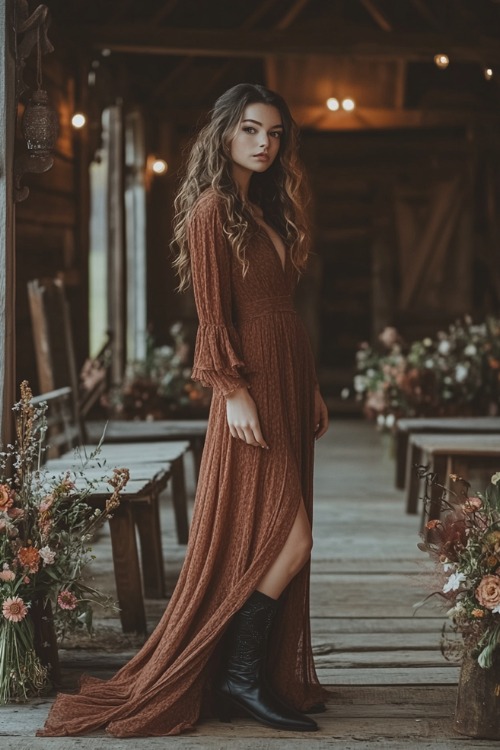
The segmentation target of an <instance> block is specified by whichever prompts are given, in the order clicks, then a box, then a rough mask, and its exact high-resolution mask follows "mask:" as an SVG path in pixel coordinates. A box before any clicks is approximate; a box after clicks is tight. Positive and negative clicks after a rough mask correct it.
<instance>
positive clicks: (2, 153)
mask: <svg viewBox="0 0 500 750" xmlns="http://www.w3.org/2000/svg"><path fill="white" fill-rule="evenodd" d="M13 16H14V2H13V0H7V2H3V3H1V5H0V49H1V53H0V54H1V61H0V102H1V107H0V112H1V113H2V114H1V116H0V120H1V122H0V410H1V411H0V424H1V442H2V443H3V444H4V445H5V444H7V443H10V442H12V437H13V419H12V405H13V403H14V401H15V397H16V388H15V380H16V373H15V356H16V351H15V295H14V290H15V229H14V203H13V161H14V138H15V125H16V95H15V81H16V66H15V56H14V44H15V39H14V27H15V24H14V17H13Z"/></svg>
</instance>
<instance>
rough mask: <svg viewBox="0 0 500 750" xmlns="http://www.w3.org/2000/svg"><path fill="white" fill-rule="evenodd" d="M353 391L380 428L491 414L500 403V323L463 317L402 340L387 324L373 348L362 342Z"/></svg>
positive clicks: (495, 411)
mask: <svg viewBox="0 0 500 750" xmlns="http://www.w3.org/2000/svg"><path fill="white" fill-rule="evenodd" d="M356 360H357V361H356V368H357V374H356V376H355V378H354V390H355V392H356V397H357V399H358V400H359V401H362V402H363V408H364V412H365V414H366V415H367V417H368V418H370V419H376V421H377V425H378V426H379V427H380V428H392V427H393V425H394V424H395V422H396V420H397V419H398V418H400V417H430V416H453V415H455V414H461V415H464V414H495V413H497V412H498V409H499V405H500V321H499V320H497V319H495V318H489V319H488V320H486V321H485V322H484V323H481V324H474V323H473V321H472V319H471V318H470V317H468V316H466V317H465V318H464V319H463V320H458V321H456V322H455V323H454V324H452V325H450V326H449V328H448V330H447V331H439V332H438V333H437V334H436V336H435V337H434V338H431V337H426V338H424V339H422V340H421V341H415V342H413V343H412V344H411V345H408V344H406V343H405V342H404V341H403V339H402V338H401V336H400V335H399V334H398V332H397V330H396V329H395V328H390V327H388V328H386V329H385V330H384V331H382V333H381V334H380V336H379V340H378V342H377V344H376V345H375V346H370V345H369V344H368V343H367V342H364V343H363V344H361V346H360V348H359V350H358V352H357V355H356Z"/></svg>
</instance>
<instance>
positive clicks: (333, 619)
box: [0, 421, 497, 750]
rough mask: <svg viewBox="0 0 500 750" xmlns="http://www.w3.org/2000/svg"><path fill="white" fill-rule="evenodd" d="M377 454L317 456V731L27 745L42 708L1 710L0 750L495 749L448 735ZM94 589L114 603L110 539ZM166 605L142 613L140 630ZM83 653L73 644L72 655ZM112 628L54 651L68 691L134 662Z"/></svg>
mask: <svg viewBox="0 0 500 750" xmlns="http://www.w3.org/2000/svg"><path fill="white" fill-rule="evenodd" d="M392 479H393V464H392V460H391V459H390V456H389V447H388V444H387V442H386V441H385V440H384V439H383V438H381V436H380V435H379V434H377V433H376V432H375V430H374V429H373V427H372V426H370V425H366V424H365V423H363V422H344V421H341V422H338V423H334V424H333V425H332V428H331V430H330V432H329V434H328V436H327V437H325V438H324V439H323V440H321V441H319V443H318V444H317V460H316V505H315V508H316V509H315V529H314V536H315V546H314V551H313V558H314V564H313V573H312V589H311V592H312V605H311V606H312V610H311V614H312V626H313V637H314V648H315V653H316V655H317V666H318V671H319V675H320V678H321V680H322V681H323V682H324V683H325V684H328V685H331V686H332V687H331V690H332V693H333V696H332V701H331V703H330V707H329V710H328V712H327V713H326V714H323V715H320V716H319V717H318V723H319V724H320V726H321V731H320V732H318V733H315V734H310V735H306V736H301V735H297V734H292V733H284V732H273V731H272V730H269V729H266V728H265V727H261V726H259V725H258V724H256V723H255V722H253V721H251V720H246V719H238V720H235V721H234V722H233V723H232V724H230V725H223V724H220V723H219V722H217V721H213V722H207V723H204V724H203V725H200V726H199V728H198V730H197V731H196V732H195V733H193V734H191V735H189V736H182V737H180V738H157V739H145V740H133V741H130V740H129V741H127V740H118V739H113V738H109V737H107V736H105V735H103V734H102V733H101V734H98V735H97V734H96V735H93V736H92V737H85V738H74V739H70V738H60V739H59V738H56V739H34V738H33V735H34V733H35V730H36V728H37V727H38V726H40V725H41V724H42V723H43V720H44V718H45V716H46V714H47V710H48V707H49V704H50V700H51V699H40V700H36V701H33V702H32V703H30V704H29V705H28V706H12V707H6V708H2V709H0V748H2V749H3V748H6V749H7V748H8V750H28V749H29V750H33V748H34V749H35V750H37V749H38V748H39V750H76V749H77V748H78V749H80V748H81V749H82V750H103V748H104V749H105V750H106V749H108V748H109V750H124V748H127V750H130V748H131V747H132V744H133V747H134V749H135V748H138V750H142V749H143V750H156V749H157V748H170V747H171V748H179V749H180V750H185V749H186V748H190V749H192V750H195V749H196V750H200V749H204V748H207V750H212V749H213V750H215V748H217V749H221V748H226V747H230V748H231V749H233V748H234V749H235V750H247V749H248V750H295V748H297V750H298V749H299V748H300V750H309V748H313V749H314V750H323V749H324V748H337V749H338V750H354V749H355V748H356V750H360V749H361V748H381V750H413V749H414V748H415V749H417V748H418V749H420V748H430V749H432V750H449V749H450V748H455V747H456V748H467V749H469V748H479V747H481V748H482V749H485V750H486V749H487V748H493V747H497V743H489V742H480V741H474V740H468V739H466V738H461V737H460V736H458V735H455V734H454V733H453V728H452V726H453V722H452V716H453V708H454V705H453V704H454V697H455V684H456V680H457V675H458V668H457V667H456V666H455V665H450V664H449V663H447V662H446V661H445V660H444V659H443V657H442V656H441V653H440V651H439V634H440V628H441V624H442V621H443V616H442V612H441V611H440V610H436V609H432V608H426V609H421V610H419V611H418V612H417V613H416V615H414V609H413V605H414V603H415V602H416V601H418V600H419V599H421V598H422V596H423V595H425V593H427V592H426V570H427V561H426V557H425V556H424V555H423V554H422V553H420V552H419V551H418V550H417V547H416V544H417V542H418V535H417V529H418V519H417V518H416V517H409V516H407V515H405V513H404V508H403V498H402V495H401V493H400V492H397V491H396V490H394V488H393V481H392ZM163 527H164V529H165V530H166V532H165V539H164V543H165V550H166V562H167V566H168V573H169V577H168V578H169V585H170V586H172V585H173V584H174V581H175V574H176V571H178V569H179V566H180V564H181V562H182V555H183V548H182V547H179V546H178V545H177V544H176V543H175V537H174V533H173V513H172V510H171V506H170V502H169V500H168V498H166V499H165V503H164V508H163ZM95 552H96V554H97V555H98V559H99V565H98V566H96V571H95V575H96V583H97V584H98V585H99V586H101V587H103V588H105V589H109V590H110V591H112V576H111V556H110V549H109V539H108V537H107V535H106V534H103V536H102V537H101V539H100V540H99V542H98V543H97V544H96V545H95ZM164 606H165V602H149V603H148V618H149V623H150V627H151V628H152V627H153V626H154V623H155V622H156V621H157V620H158V618H159V616H160V615H161V612H162V611H163V608H164ZM80 645H81V644H80ZM138 645H139V644H138V642H137V639H135V638H133V637H124V636H122V635H121V634H120V632H119V629H118V627H117V620H116V617H113V616H108V618H107V619H101V620H99V621H98V637H97V639H96V640H95V641H94V643H92V644H84V646H85V647H84V648H81V647H80V648H74V647H73V648H67V649H64V650H63V651H61V658H62V661H63V664H64V667H65V670H66V680H67V683H68V685H69V684H71V682H74V681H75V680H76V678H77V676H78V674H79V673H80V672H81V671H82V670H83V669H85V670H86V671H89V672H91V673H94V674H97V675H100V676H103V677H104V676H108V675H111V674H112V673H113V672H114V671H115V670H116V669H117V668H118V667H119V666H120V665H121V664H123V663H124V662H125V661H126V660H127V659H129V658H130V656H131V655H132V654H133V652H134V649H135V648H137V646H138Z"/></svg>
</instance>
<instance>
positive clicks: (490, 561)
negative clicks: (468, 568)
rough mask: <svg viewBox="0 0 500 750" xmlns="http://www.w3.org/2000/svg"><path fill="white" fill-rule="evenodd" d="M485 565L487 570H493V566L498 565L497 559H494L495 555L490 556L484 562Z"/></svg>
mask: <svg viewBox="0 0 500 750" xmlns="http://www.w3.org/2000/svg"><path fill="white" fill-rule="evenodd" d="M486 565H487V566H488V568H494V567H495V565H498V557H496V555H490V556H489V557H488V559H487V560H486Z"/></svg>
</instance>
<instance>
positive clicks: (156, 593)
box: [45, 441, 189, 632]
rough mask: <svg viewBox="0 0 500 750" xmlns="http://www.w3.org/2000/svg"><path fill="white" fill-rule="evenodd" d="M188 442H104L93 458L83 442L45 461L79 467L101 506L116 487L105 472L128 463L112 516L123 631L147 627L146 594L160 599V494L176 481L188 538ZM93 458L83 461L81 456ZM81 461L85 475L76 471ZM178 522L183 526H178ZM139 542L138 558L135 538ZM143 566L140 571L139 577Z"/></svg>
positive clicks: (57, 469)
mask: <svg viewBox="0 0 500 750" xmlns="http://www.w3.org/2000/svg"><path fill="white" fill-rule="evenodd" d="M188 448H189V442H188V441H184V442H179V441H176V442H171V443H169V442H165V443H144V444H139V445H137V444H136V445H116V446H115V445H103V446H101V448H100V450H99V453H98V454H97V455H96V456H95V457H94V458H92V455H93V452H94V451H95V449H96V446H95V445H93V446H91V445H85V446H80V447H79V448H77V449H76V450H73V451H68V452H66V453H65V454H63V455H62V456H60V457H59V458H54V459H50V460H49V461H47V463H46V465H45V468H46V470H47V471H48V472H49V473H51V474H55V475H60V474H64V473H65V472H67V471H68V470H69V471H72V472H76V477H75V484H76V487H77V490H78V489H79V487H81V488H82V490H83V489H85V488H86V487H87V486H88V485H87V480H89V481H90V482H91V483H92V485H93V486H92V490H91V492H90V494H89V495H88V496H87V497H86V498H85V500H86V502H88V503H89V505H91V506H93V507H96V508H99V509H100V510H102V509H103V508H104V507H105V505H106V501H107V499H108V498H109V496H110V494H111V492H112V488H111V487H110V485H109V484H108V483H107V482H105V481H100V480H101V478H102V477H107V476H111V474H112V470H113V468H115V467H118V468H121V467H126V468H128V469H129V471H130V480H129V482H128V483H127V485H126V487H125V488H124V489H123V491H122V493H121V502H120V505H119V507H118V508H117V509H116V511H115V512H114V513H113V516H112V517H111V518H110V519H109V526H110V535H111V546H112V552H113V567H114V574H115V582H116V590H117V597H118V604H119V606H120V619H121V623H122V628H123V631H124V632H145V631H146V615H145V608H144V596H146V597H148V598H152V599H162V598H164V597H165V595H166V591H165V570H164V560H163V550H162V542H161V527H160V516H159V495H160V493H161V491H162V490H163V489H164V488H165V487H166V485H167V483H168V482H169V480H171V481H172V496H173V500H174V504H177V506H178V507H176V522H177V534H178V537H179V538H181V539H183V540H184V539H185V541H187V536H188V518H187V504H186V488H185V484H184V468H183V464H182V459H183V455H184V453H185V452H186V451H187V450H188ZM85 457H87V458H89V460H88V462H87V463H85V465H82V461H84V460H85ZM80 466H81V472H82V476H79V474H78V472H79V469H80ZM179 524H180V526H179ZM136 529H137V532H138V535H139V542H140V559H141V564H142V565H141V564H140V563H139V551H138V548H137V541H136ZM141 567H142V576H141Z"/></svg>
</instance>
